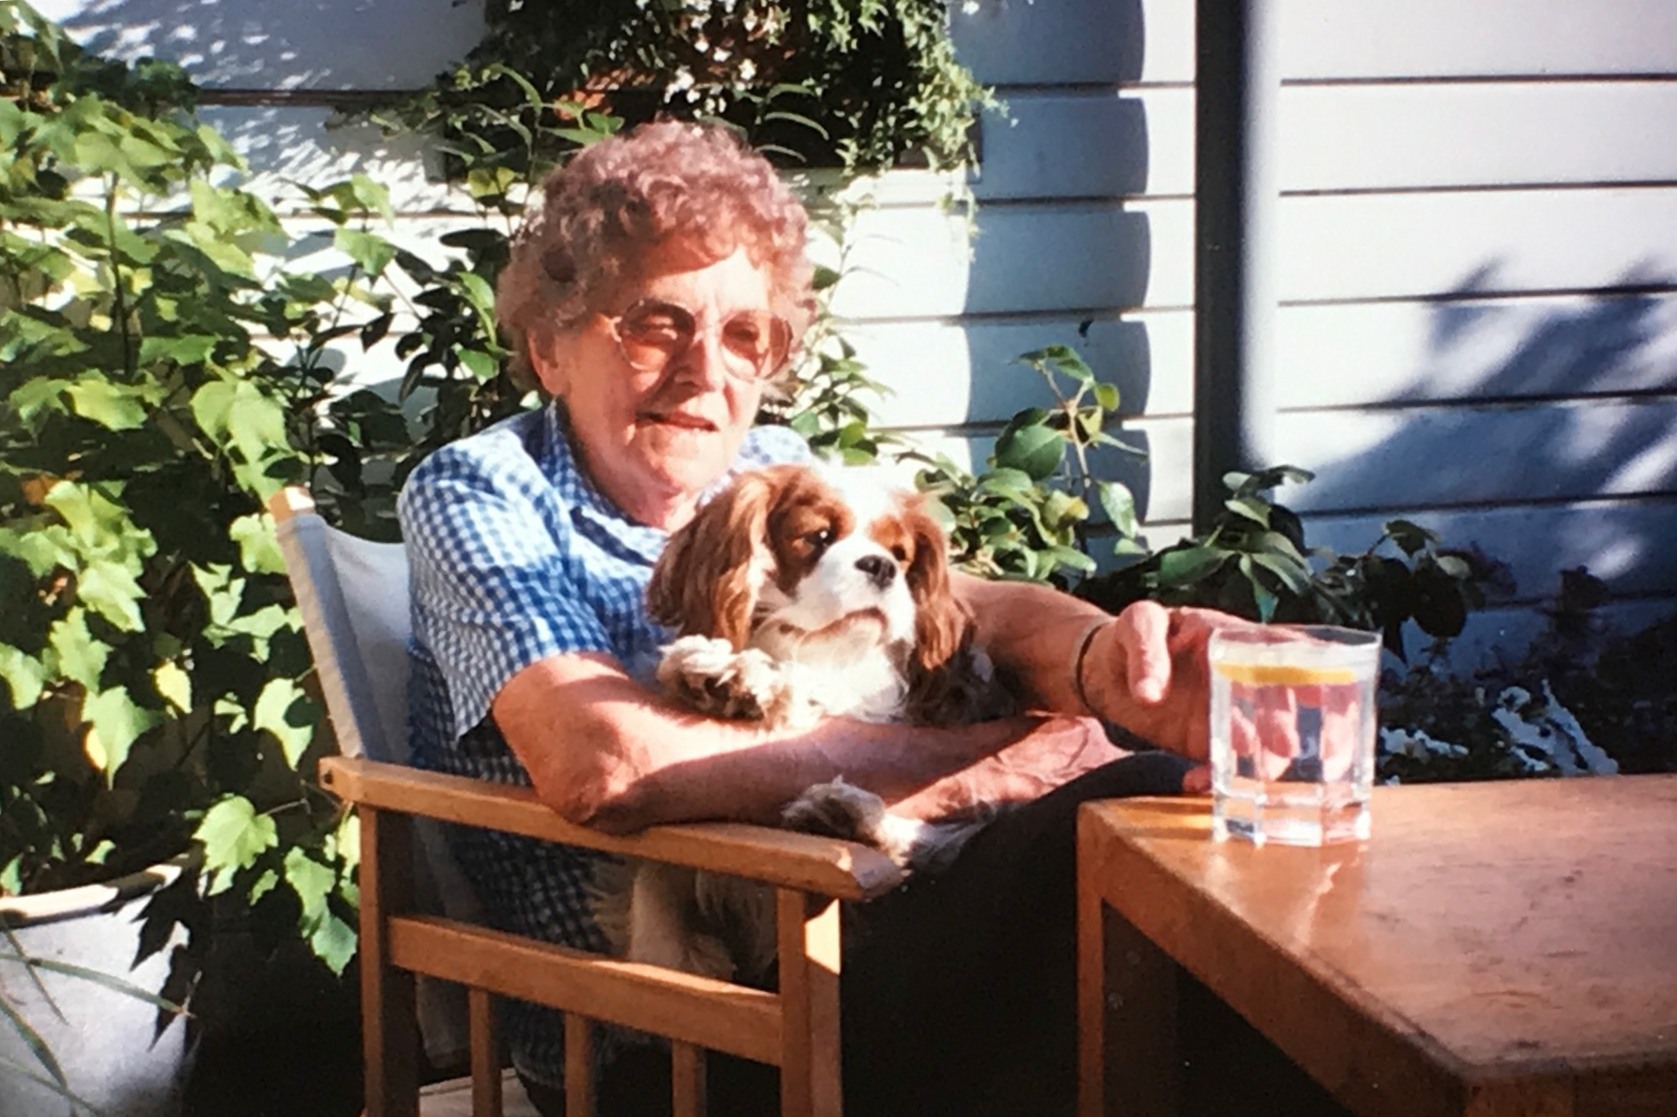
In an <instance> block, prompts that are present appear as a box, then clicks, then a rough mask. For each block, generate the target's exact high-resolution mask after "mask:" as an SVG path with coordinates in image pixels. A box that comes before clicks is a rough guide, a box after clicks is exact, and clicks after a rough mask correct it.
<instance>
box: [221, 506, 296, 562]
mask: <svg viewBox="0 0 1677 1117" xmlns="http://www.w3.org/2000/svg"><path fill="white" fill-rule="evenodd" d="M227 535H228V538H230V539H232V540H233V542H235V543H237V544H238V545H239V565H241V566H243V567H244V568H245V570H246V571H247V572H249V573H251V574H284V573H285V556H284V555H283V554H282V553H281V552H280V548H279V538H278V536H276V535H275V534H274V524H273V518H272V517H270V516H269V515H268V514H267V513H266V512H252V513H250V514H248V515H244V516H240V517H239V518H238V519H236V520H234V521H233V523H232V525H231V526H230V527H229V528H228V529H227Z"/></svg>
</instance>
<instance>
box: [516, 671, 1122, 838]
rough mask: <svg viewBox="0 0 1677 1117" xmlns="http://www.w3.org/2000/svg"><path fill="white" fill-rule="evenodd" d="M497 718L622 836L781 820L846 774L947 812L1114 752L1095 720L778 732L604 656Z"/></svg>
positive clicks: (1014, 796)
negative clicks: (698, 702) (656, 687)
mask: <svg viewBox="0 0 1677 1117" xmlns="http://www.w3.org/2000/svg"><path fill="white" fill-rule="evenodd" d="M494 716H495V719H496V722H497V724H498V725H499V726H500V727H501V730H502V733H503V735H504V736H505V737H506V739H507V742H508V744H509V746H510V747H511V748H512V750H513V752H514V754H515V755H517V756H518V758H519V760H520V761H521V762H522V763H523V764H524V766H525V769H526V770H527V771H528V772H529V773H530V777H531V782H532V783H533V784H534V786H535V789H536V792H537V794H538V796H540V798H541V799H542V801H543V802H545V803H547V804H548V805H549V806H551V807H553V808H554V809H555V810H557V811H558V812H559V813H560V814H562V815H564V816H565V817H567V818H569V819H571V820H572V821H575V822H580V823H584V824H587V825H592V826H597V827H600V828H602V829H607V830H613V831H625V830H635V829H640V828H642V827H645V826H649V825H654V824H656V823H662V822H676V821H690V820H696V819H734V820H739V821H757V822H773V821H775V820H776V819H777V818H778V817H779V811H780V809H781V807H783V806H784V805H785V804H786V803H787V802H789V801H791V800H792V799H794V798H796V797H797V796H798V795H799V794H801V793H802V792H803V791H804V790H805V789H806V788H808V787H809V786H811V785H812V784H817V783H823V782H826V781H829V780H833V779H837V778H840V777H842V778H844V779H846V780H848V781H849V782H851V783H853V784H856V785H857V786H859V787H865V788H867V789H868V790H870V791H873V792H874V793H876V794H878V795H880V796H881V797H882V798H884V799H885V800H886V801H887V802H888V803H893V804H900V808H899V809H901V810H903V811H905V812H908V813H914V814H919V815H924V816H926V817H937V816H941V815H944V814H949V813H952V812H956V811H960V810H964V809H967V808H970V807H972V806H975V805H978V804H980V803H985V802H1004V801H1012V800H1018V799H1026V798H1031V797H1034V796H1035V795H1039V794H1042V793H1043V792H1044V791H1047V790H1049V789H1051V788H1052V787H1054V786H1058V784H1059V783H1062V782H1064V781H1065V780H1066V779H1069V778H1071V777H1073V776H1076V775H1079V774H1081V773H1082V772H1083V771H1087V770H1088V769H1089V768H1091V767H1094V766H1096V765H1098V764H1100V763H1104V762H1105V761H1107V760H1110V759H1112V758H1113V757H1114V756H1116V755H1117V754H1116V752H1115V751H1113V750H1112V749H1111V747H1110V746H1109V745H1107V744H1106V743H1105V740H1104V737H1102V736H1101V735H1100V733H1099V731H1098V728H1097V727H1094V726H1093V725H1092V724H1091V723H1085V722H1078V721H1073V720H1070V719H1063V718H1062V719H1044V718H1014V719H1009V720H1006V721H998V722H988V723H984V724H980V725H974V726H965V727H962V728H960V729H939V728H925V727H915V726H907V725H896V724H873V723H867V722H858V721H854V720H851V719H846V718H834V719H829V720H828V721H825V722H823V723H821V724H820V725H819V726H817V727H816V728H814V729H812V730H809V731H806V732H801V733H796V734H792V733H785V732H775V731H773V730H769V729H766V728H764V727H763V726H761V725H759V724H756V723H751V722H739V721H721V720H717V719H714V718H709V717H704V716H702V715H698V714H694V713H692V712H691V711H688V710H685V709H683V708H681V707H679V706H677V705H675V704H674V703H672V702H671V701H670V700H668V699H667V698H665V697H663V696H662V695H659V694H656V693H654V692H651V691H648V690H646V689H645V688H643V687H641V686H639V685H638V684H637V683H635V682H634V681H633V680H632V679H630V678H629V677H628V676H627V675H625V674H624V673H623V672H622V670H621V668H620V667H618V666H617V665H616V664H615V663H614V662H613V661H612V660H610V659H609V658H608V657H605V656H557V657H553V658H552V659H550V660H544V661H542V662H541V663H538V664H534V665H532V666H531V667H529V668H526V669H525V670H524V671H523V672H520V673H519V674H518V675H517V676H515V677H514V678H513V679H512V681H511V682H509V683H508V684H507V686H506V687H505V688H504V689H503V690H502V692H501V694H500V695H499V696H498V697H497V698H496V701H495V705H494Z"/></svg>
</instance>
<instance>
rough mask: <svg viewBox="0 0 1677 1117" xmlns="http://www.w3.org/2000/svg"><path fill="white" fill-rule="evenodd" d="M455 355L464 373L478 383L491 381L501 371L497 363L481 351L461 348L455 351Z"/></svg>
mask: <svg viewBox="0 0 1677 1117" xmlns="http://www.w3.org/2000/svg"><path fill="white" fill-rule="evenodd" d="M457 355H458V356H459V358H460V363H461V364H463V365H465V366H466V371H467V372H470V373H471V374H472V376H473V377H475V378H476V379H477V380H479V381H489V380H493V379H494V378H495V377H496V376H497V375H498V374H499V373H500V371H501V366H500V364H499V362H497V361H496V360H495V358H494V357H492V356H490V355H489V354H488V353H485V352H484V351H483V350H481V349H464V348H463V349H460V350H458V351H457Z"/></svg>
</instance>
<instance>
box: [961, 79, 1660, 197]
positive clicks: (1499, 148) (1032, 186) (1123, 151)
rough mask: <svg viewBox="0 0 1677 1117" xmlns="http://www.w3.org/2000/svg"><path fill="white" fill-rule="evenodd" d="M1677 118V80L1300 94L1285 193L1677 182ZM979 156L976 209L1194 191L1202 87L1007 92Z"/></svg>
mask: <svg viewBox="0 0 1677 1117" xmlns="http://www.w3.org/2000/svg"><path fill="white" fill-rule="evenodd" d="M1674 68H1677V61H1674ZM1674 121H1677V77H1674V78H1673V79H1671V80H1661V81H1623V82H1600V81H1569V82H1490V83H1465V84H1464V83H1446V84H1418V85H1409V84H1395V85H1393V84H1388V85H1368V86H1364V85H1352V86H1344V85H1339V86H1292V87H1287V88H1285V89H1283V90H1282V92H1281V97H1280V100H1279V103H1278V119H1277V142H1278V149H1277V153H1276V163H1277V173H1278V175H1279V184H1280V188H1281V189H1282V190H1284V191H1291V192H1319V191H1378V190H1413V189H1442V188H1452V187H1485V186H1499V187H1517V186H1546V185H1552V184H1591V185H1607V184H1613V183H1659V182H1677V142H1672V140H1673V138H1674V127H1673V122H1674ZM983 152H984V157H983V160H982V162H981V165H980V166H979V168H978V172H977V174H976V175H975V176H974V179H973V193H974V195H975V196H976V197H977V198H979V199H980V200H1019V199H1028V198H1056V197H1058V198H1068V197H1101V196H1123V197H1157V196H1175V197H1183V196H1187V195H1191V194H1192V193H1193V191H1194V94H1193V90H1192V89H1188V88H1146V89H1124V90H1118V89H1106V90H1094V91H1066V90H1053V89H1047V90H1042V89H1031V90H1027V91H1022V92H1017V93H1010V94H1008V95H1007V111H1006V113H1005V114H991V115H987V116H986V117H985V120H984V146H983Z"/></svg>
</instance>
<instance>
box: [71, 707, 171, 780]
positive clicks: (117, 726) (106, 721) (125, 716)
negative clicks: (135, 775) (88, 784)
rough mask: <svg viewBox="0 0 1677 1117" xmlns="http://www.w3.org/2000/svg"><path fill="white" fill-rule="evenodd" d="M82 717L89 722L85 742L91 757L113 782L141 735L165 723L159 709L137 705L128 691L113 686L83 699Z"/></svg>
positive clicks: (95, 765)
mask: <svg viewBox="0 0 1677 1117" xmlns="http://www.w3.org/2000/svg"><path fill="white" fill-rule="evenodd" d="M82 720H83V721H84V722H87V723H88V725H89V729H88V731H87V740H86V742H85V748H86V751H87V756H88V759H89V760H91V761H92V762H93V766H94V767H95V768H97V769H99V770H100V771H101V772H103V773H105V779H106V780H107V781H109V780H110V779H112V778H113V777H115V775H116V774H117V772H118V771H120V770H121V769H122V766H123V764H124V763H125V762H126V761H127V760H128V753H129V750H130V749H132V748H133V747H134V742H135V741H137V740H139V738H140V734H142V733H144V732H145V731H146V730H148V729H151V728H152V727H153V726H155V725H157V724H159V723H160V722H162V720H163V717H162V715H160V714H159V713H158V712H157V711H156V710H146V709H142V708H141V707H139V706H136V705H134V700H133V699H132V698H130V697H128V692H127V691H125V690H122V689H120V688H117V687H113V688H111V689H110V690H102V691H99V692H98V693H97V694H90V695H88V696H87V697H86V698H84V699H83V700H82Z"/></svg>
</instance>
